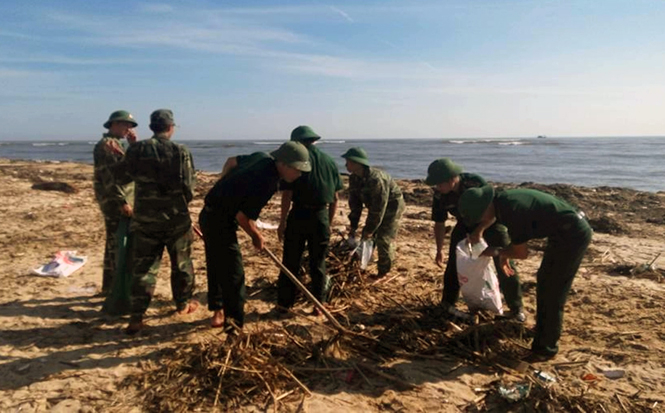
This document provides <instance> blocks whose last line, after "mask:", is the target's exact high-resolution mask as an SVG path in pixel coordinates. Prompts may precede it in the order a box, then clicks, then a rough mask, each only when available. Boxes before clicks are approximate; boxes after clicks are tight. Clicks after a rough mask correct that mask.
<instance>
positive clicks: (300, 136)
mask: <svg viewBox="0 0 665 413" xmlns="http://www.w3.org/2000/svg"><path fill="white" fill-rule="evenodd" d="M319 139H321V137H320V136H319V135H317V134H316V132H314V130H313V129H312V128H310V127H309V126H306V125H301V126H298V127H297V128H295V129H294V130H293V132H291V140H292V141H296V142H302V141H316V140H319Z"/></svg>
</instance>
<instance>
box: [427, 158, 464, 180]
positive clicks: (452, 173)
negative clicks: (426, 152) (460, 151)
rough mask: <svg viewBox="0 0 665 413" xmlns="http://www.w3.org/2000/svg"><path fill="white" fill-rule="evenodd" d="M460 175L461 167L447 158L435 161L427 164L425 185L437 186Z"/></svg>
mask: <svg viewBox="0 0 665 413" xmlns="http://www.w3.org/2000/svg"><path fill="white" fill-rule="evenodd" d="M460 173H462V167H461V166H459V165H457V164H456V163H455V162H453V161H451V160H450V159H448V158H441V159H437V160H436V161H434V162H432V163H431V164H429V168H427V178H426V179H425V183H426V184H427V185H429V186H433V185H438V184H440V183H443V182H446V181H449V180H450V179H452V178H454V177H456V176H458V175H459V174H460Z"/></svg>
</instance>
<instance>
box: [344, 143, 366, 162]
mask: <svg viewBox="0 0 665 413" xmlns="http://www.w3.org/2000/svg"><path fill="white" fill-rule="evenodd" d="M342 158H344V159H348V160H350V161H353V162H355V163H359V164H361V165H365V166H369V157H368V156H367V152H365V150H364V149H363V148H359V147H356V148H350V149H349V150H348V151H346V152H345V153H344V155H342Z"/></svg>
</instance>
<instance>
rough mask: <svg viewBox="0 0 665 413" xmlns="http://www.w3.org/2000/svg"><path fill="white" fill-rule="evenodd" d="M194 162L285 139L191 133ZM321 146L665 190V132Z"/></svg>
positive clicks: (10, 148) (51, 155)
mask: <svg viewBox="0 0 665 413" xmlns="http://www.w3.org/2000/svg"><path fill="white" fill-rule="evenodd" d="M175 141H176V142H180V143H183V144H185V145H187V147H189V149H190V150H191V151H192V154H193V157H194V164H195V166H196V168H197V169H200V170H203V171H207V172H219V171H221V169H222V166H223V165H224V162H225V160H226V158H228V157H230V156H235V155H241V154H249V153H253V152H257V151H264V152H270V151H272V150H274V149H276V148H277V147H278V146H279V145H280V144H281V143H282V141H278V140H266V141H251V140H224V141H221V140H219V141H215V140H188V139H186V138H184V137H183V138H180V137H179V136H176V137H175ZM95 143H96V141H70V142H65V141H61V142H35V141H22V142H17V141H4V142H0V158H10V159H29V160H56V161H75V162H85V163H92V161H93V160H92V149H93V147H94V144H95ZM318 145H319V147H320V148H321V149H322V150H323V151H325V152H326V153H328V154H329V155H331V156H332V157H333V159H335V160H336V161H337V163H338V165H339V167H340V171H345V168H344V159H342V158H341V155H342V154H343V153H344V152H345V151H346V150H347V149H348V148H350V147H352V146H360V147H362V148H364V149H365V150H366V151H367V153H368V154H369V158H370V163H371V164H372V165H373V166H377V167H379V168H381V169H384V170H385V171H387V172H388V173H390V174H391V175H392V176H393V178H396V179H424V178H425V176H426V175H427V166H428V165H429V164H430V162H432V161H433V160H434V159H437V158H442V157H448V158H450V159H452V160H453V161H454V162H457V163H458V164H460V165H461V166H462V167H463V168H464V170H465V171H468V172H473V173H477V174H479V175H481V176H483V177H484V178H485V179H487V180H490V181H495V182H506V183H508V182H514V183H522V182H537V183H543V184H552V183H565V184H573V185H579V186H590V187H593V186H615V187H627V188H633V189H638V190H644V191H652V192H656V191H665V161H664V158H665V157H664V156H663V155H664V154H665V138H663V137H611V138H600V137H599V138H540V139H539V138H524V139H517V138H516V139H511V138H497V139H391V140H387V139H385V140H381V139H373V140H369V139H368V140H350V139H349V140H345V139H322V140H320V141H319V142H318Z"/></svg>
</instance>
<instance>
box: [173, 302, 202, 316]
mask: <svg viewBox="0 0 665 413" xmlns="http://www.w3.org/2000/svg"><path fill="white" fill-rule="evenodd" d="M198 308H199V302H198V301H196V300H189V302H188V303H187V305H185V307H183V308H182V309H180V310H178V311H176V312H177V313H178V315H185V314H191V313H193V312H194V311H196V310H197V309H198Z"/></svg>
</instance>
